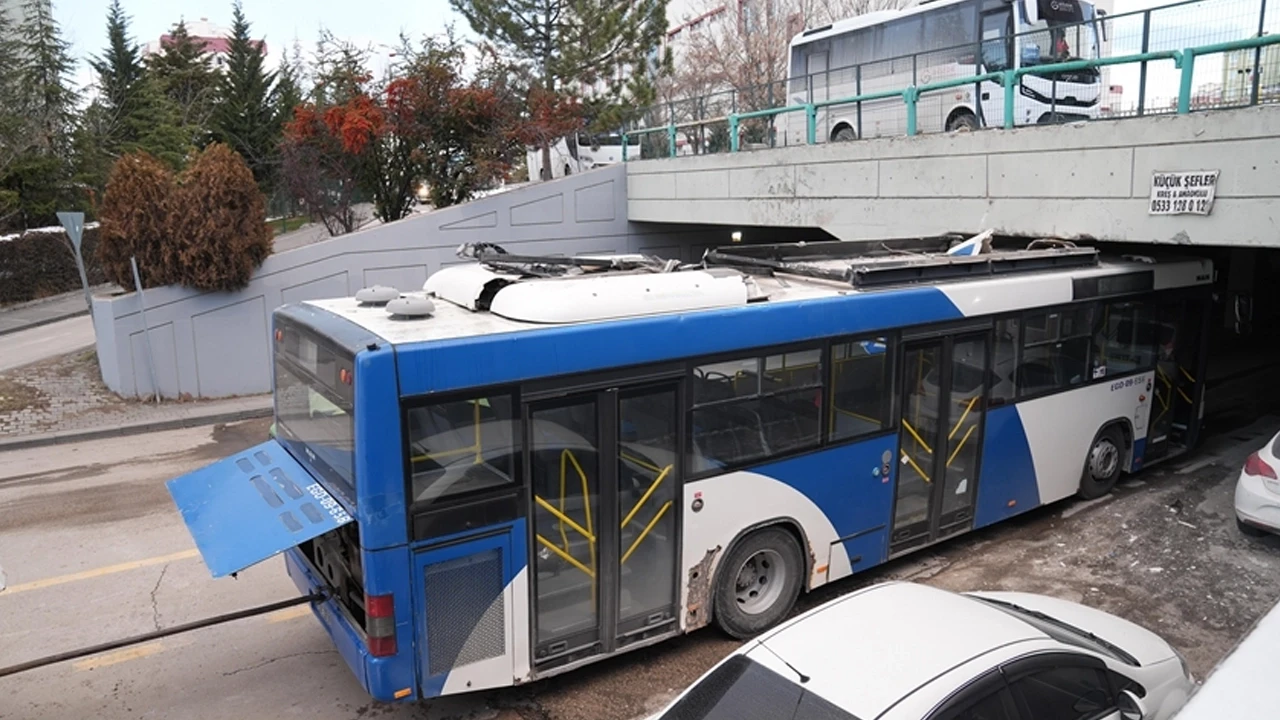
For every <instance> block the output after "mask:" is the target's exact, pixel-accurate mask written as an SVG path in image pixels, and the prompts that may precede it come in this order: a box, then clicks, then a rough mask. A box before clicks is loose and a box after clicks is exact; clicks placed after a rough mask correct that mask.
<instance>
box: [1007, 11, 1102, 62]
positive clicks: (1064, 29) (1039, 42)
mask: <svg viewBox="0 0 1280 720" xmlns="http://www.w3.org/2000/svg"><path fill="white" fill-rule="evenodd" d="M1039 10H1040V12H1039V16H1040V17H1039V19H1038V20H1037V21H1036V22H1035V23H1033V24H1031V25H1030V30H1031V31H1030V32H1028V33H1022V34H1020V37H1019V42H1018V46H1019V48H1020V52H1021V58H1022V67H1034V66H1036V65H1047V64H1050V63H1060V62H1068V61H1071V60H1094V59H1097V57H1098V38H1097V33H1096V29H1095V27H1094V25H1093V24H1090V23H1086V22H1085V21H1086V18H1085V11H1086V10H1089V11H1090V12H1089V15H1090V16H1092V8H1091V7H1089V8H1086V7H1085V5H1084V3H1078V2H1075V1H1074V0H1039Z"/></svg>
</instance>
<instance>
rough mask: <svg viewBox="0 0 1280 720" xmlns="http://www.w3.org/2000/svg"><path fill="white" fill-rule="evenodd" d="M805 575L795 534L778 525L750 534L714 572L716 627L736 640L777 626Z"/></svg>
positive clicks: (795, 595)
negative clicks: (718, 569)
mask: <svg viewBox="0 0 1280 720" xmlns="http://www.w3.org/2000/svg"><path fill="white" fill-rule="evenodd" d="M804 574H805V564H804V558H803V557H802V556H801V555H800V545H799V543H797V542H796V539H795V536H793V535H792V534H791V533H789V532H787V531H786V530H783V529H782V528H780V527H776V526H775V527H766V528H762V529H760V530H757V531H756V532H753V533H751V534H750V535H748V536H747V537H745V538H743V539H742V540H741V541H740V542H738V543H737V544H736V545H734V547H733V550H732V551H731V552H730V553H729V555H728V556H727V557H726V558H725V559H724V561H723V564H722V565H721V566H720V571H719V572H717V573H716V575H717V577H716V594H715V612H714V615H713V616H714V617H715V621H716V625H718V626H720V629H721V630H723V631H724V632H725V633H727V634H728V635H730V636H732V637H734V638H737V639H738V640H745V639H746V638H749V637H752V636H754V635H757V634H759V633H761V632H763V631H765V630H767V629H769V628H770V627H773V626H774V625H776V624H778V623H779V622H780V621H781V620H782V619H783V618H785V617H786V616H787V613H789V612H791V608H792V606H794V605H795V602H796V598H797V597H799V595H800V584H801V582H802V580H803V577H804Z"/></svg>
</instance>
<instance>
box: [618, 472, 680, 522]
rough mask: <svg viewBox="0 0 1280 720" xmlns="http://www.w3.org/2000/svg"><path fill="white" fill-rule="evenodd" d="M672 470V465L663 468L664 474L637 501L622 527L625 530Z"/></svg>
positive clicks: (624, 519)
mask: <svg viewBox="0 0 1280 720" xmlns="http://www.w3.org/2000/svg"><path fill="white" fill-rule="evenodd" d="M671 468H672V466H671V465H668V466H666V467H665V468H663V470H662V473H661V474H659V475H658V478H657V479H656V480H654V481H653V483H652V484H651V485H649V489H648V490H646V491H645V492H644V495H642V496H641V497H640V499H639V500H638V501H636V504H635V507H633V508H631V512H629V513H627V516H626V517H625V518H623V520H622V525H621V526H620V527H624V528H625V527H626V526H627V523H629V522H631V518H634V517H635V516H636V513H638V512H640V507H641V506H642V505H644V503H645V501H646V500H648V499H649V496H650V495H652V494H653V491H654V490H657V489H658V486H659V485H661V484H662V481H663V479H664V478H666V477H667V473H669V472H671Z"/></svg>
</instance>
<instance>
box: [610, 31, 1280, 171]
mask: <svg viewBox="0 0 1280 720" xmlns="http://www.w3.org/2000/svg"><path fill="white" fill-rule="evenodd" d="M1276 44H1280V35H1264V36H1262V37H1252V38H1244V39H1242V40H1233V41H1231V42H1222V43H1214V44H1211V45H1201V46H1199V47H1190V48H1186V49H1184V50H1165V51H1160V52H1145V53H1138V54H1134V55H1122V56H1117V57H1108V58H1097V59H1094V60H1073V61H1070V62H1063V63H1055V64H1051V65H1036V66H1034V67H1028V68H1017V69H1010V70H1003V71H1000V72H992V73H985V74H983V75H974V76H972V77H964V78H956V79H953V80H943V81H939V82H935V83H927V84H924V85H919V86H916V85H912V86H909V87H906V88H903V89H901V90H884V91H879V92H872V93H863V94H861V95H853V96H850V97H843V98H837V99H834V100H822V101H820V102H810V103H805V104H802V105H788V106H785V107H780V108H770V109H767V110H755V111H752V112H744V113H730V114H729V115H727V116H725V117H724V118H709V119H703V120H694V121H689V122H683V123H672V124H670V125H666V126H658V127H653V128H643V129H638V130H630V131H626V132H623V134H622V159H623V161H626V160H627V138H628V137H633V136H636V135H644V134H650V133H658V132H665V133H666V134H667V142H668V146H669V147H668V150H669V152H670V156H671V157H675V156H676V135H677V131H678V130H679V128H682V127H690V126H697V125H707V124H710V123H713V122H718V121H720V120H726V121H727V122H728V123H729V152H738V151H739V132H738V129H739V125H740V123H741V122H742V121H743V120H750V119H753V118H774V117H777V116H779V115H785V114H787V113H799V112H803V113H804V114H805V120H806V123H805V124H806V132H805V143H806V144H808V145H815V144H817V142H818V138H817V134H818V131H817V125H818V122H817V118H818V110H819V109H822V108H826V107H831V106H833V105H852V104H854V103H862V102H870V101H872V100H884V99H886V98H894V97H899V98H902V100H903V102H904V103H905V104H906V108H907V135H916V134H918V133H917V127H916V105H917V103H918V102H919V99H920V95H921V94H924V93H929V92H934V91H938V90H947V89H950V88H956V87H962V86H965V85H974V84H977V83H982V82H988V81H992V82H999V83H1001V84H1002V85H1003V86H1004V128H1005V129H1012V128H1013V127H1014V109H1015V108H1014V101H1015V100H1016V98H1017V95H1016V93H1015V90H1016V89H1017V87H1018V83H1019V81H1020V80H1021V79H1022V78H1023V77H1024V76H1026V75H1046V74H1054V73H1066V72H1078V71H1080V70H1088V69H1093V68H1099V67H1104V66H1107V65H1128V64H1133V63H1147V62H1151V61H1153V60H1172V61H1173V63H1174V67H1176V68H1177V69H1178V70H1180V71H1181V73H1182V74H1181V78H1180V82H1179V86H1178V103H1177V111H1178V114H1179V115H1186V114H1188V113H1190V112H1191V97H1192V94H1193V92H1192V85H1193V78H1194V74H1195V61H1196V58H1197V57H1201V56H1204V55H1214V54H1217V53H1227V52H1232V51H1235V50H1256V49H1260V48H1263V47H1266V46H1268V45H1276Z"/></svg>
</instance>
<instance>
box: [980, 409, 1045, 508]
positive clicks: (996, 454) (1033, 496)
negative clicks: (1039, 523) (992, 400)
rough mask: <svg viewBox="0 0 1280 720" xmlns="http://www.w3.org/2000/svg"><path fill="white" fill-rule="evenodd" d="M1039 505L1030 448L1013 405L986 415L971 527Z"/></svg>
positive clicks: (1019, 417) (1038, 490)
mask: <svg viewBox="0 0 1280 720" xmlns="http://www.w3.org/2000/svg"><path fill="white" fill-rule="evenodd" d="M1039 505H1040V489H1039V487H1037V485H1036V468H1035V465H1034V464H1032V462H1031V445H1030V443H1028V442H1027V432H1026V430H1024V429H1023V427H1022V417H1021V416H1019V415H1018V407H1017V406H1016V405H1005V406H1004V407H999V408H996V409H995V410H992V411H990V412H988V413H987V426H986V431H985V433H984V434H983V441H982V473H981V478H980V479H979V482H978V505H977V508H976V510H975V512H974V518H973V519H974V527H976V528H978V527H983V526H985V525H990V524H991V523H994V522H999V521H1001V520H1004V519H1005V518H1009V517H1013V516H1014V515H1017V514H1018V513H1022V512H1026V511H1027V510H1030V509H1032V508H1035V507H1038V506H1039Z"/></svg>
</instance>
